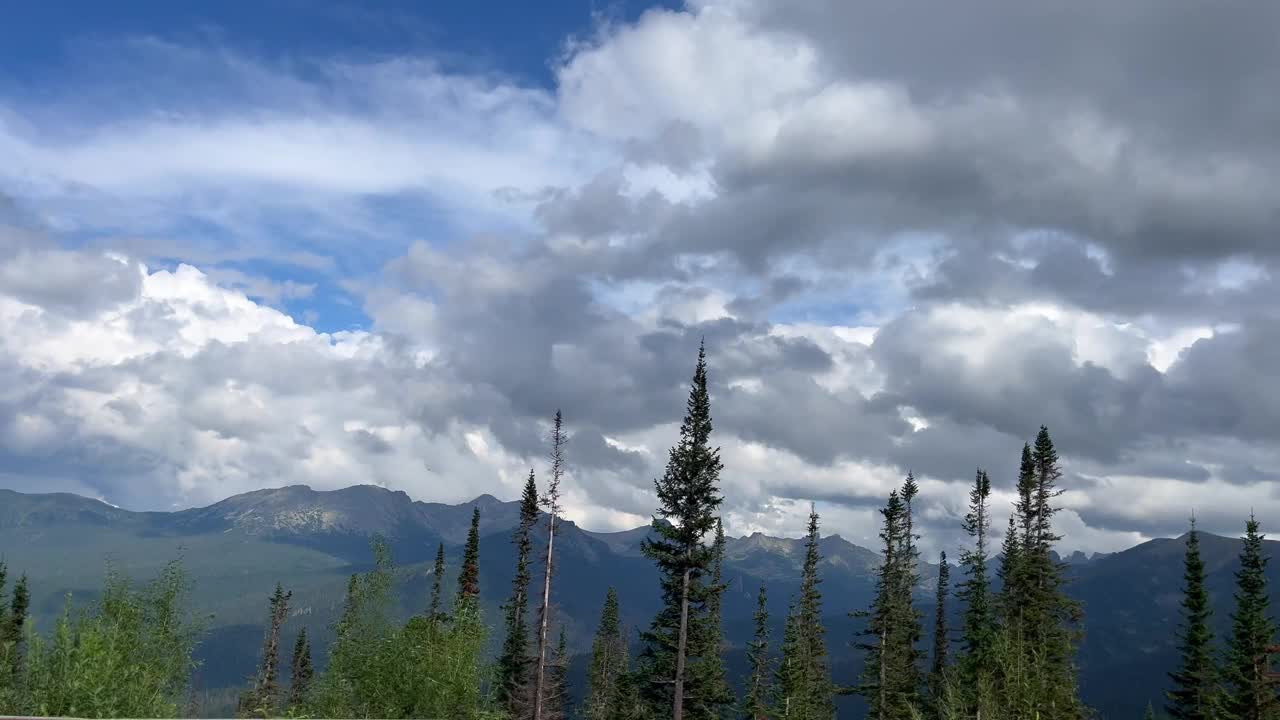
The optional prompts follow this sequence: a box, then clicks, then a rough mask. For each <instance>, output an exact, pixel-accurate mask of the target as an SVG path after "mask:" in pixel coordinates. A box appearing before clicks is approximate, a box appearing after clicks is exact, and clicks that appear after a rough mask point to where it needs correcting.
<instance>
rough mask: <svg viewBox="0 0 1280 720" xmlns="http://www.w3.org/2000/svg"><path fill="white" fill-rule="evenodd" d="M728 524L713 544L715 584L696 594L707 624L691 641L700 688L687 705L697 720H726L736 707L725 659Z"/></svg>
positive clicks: (692, 670)
mask: <svg viewBox="0 0 1280 720" xmlns="http://www.w3.org/2000/svg"><path fill="white" fill-rule="evenodd" d="M724 551H725V538H724V525H723V524H722V523H721V521H720V519H719V518H717V519H716V530H715V540H714V541H713V542H712V544H711V553H712V560H711V582H710V584H703V583H699V584H698V585H697V590H696V592H695V593H694V597H695V598H696V601H697V604H698V609H699V610H700V614H701V615H702V616H703V617H704V618H705V622H703V623H699V624H697V625H695V626H693V627H692V628H691V629H692V630H694V631H695V632H696V636H694V637H691V639H690V642H691V644H692V645H694V646H696V651H695V652H694V653H693V654H694V655H696V656H697V658H698V659H697V661H696V662H694V663H691V664H690V666H689V675H690V678H691V687H696V688H697V694H696V695H690V696H689V697H688V698H687V699H688V703H687V705H686V715H687V716H688V717H690V718H695V719H697V720H707V719H714V718H721V717H724V716H725V715H727V714H728V713H729V711H730V710H731V709H732V707H733V702H734V697H733V690H731V689H730V688H729V680H728V678H727V676H726V675H725V670H724V660H723V658H722V657H721V655H722V653H723V652H724V627H723V619H722V615H723V612H722V610H721V608H722V599H723V596H724V591H725V584H724Z"/></svg>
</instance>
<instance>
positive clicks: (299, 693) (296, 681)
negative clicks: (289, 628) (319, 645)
mask: <svg viewBox="0 0 1280 720" xmlns="http://www.w3.org/2000/svg"><path fill="white" fill-rule="evenodd" d="M314 676H315V668H314V667H313V666H312V664H311V641H310V640H308V639H307V629H306V628H305V627H304V628H302V629H301V630H299V631H298V639H297V641H295V642H294V643H293V658H292V660H291V661H290V663H289V707H290V708H301V707H302V706H303V704H304V703H306V700H307V694H308V693H309V692H310V691H311V678H312V677H314Z"/></svg>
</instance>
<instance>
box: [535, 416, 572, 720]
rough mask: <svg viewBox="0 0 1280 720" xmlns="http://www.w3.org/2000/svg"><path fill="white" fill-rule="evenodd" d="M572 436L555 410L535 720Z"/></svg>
mask: <svg viewBox="0 0 1280 720" xmlns="http://www.w3.org/2000/svg"><path fill="white" fill-rule="evenodd" d="M568 442H569V437H568V436H567V435H566V434H565V431H564V418H563V417H562V416H561V415H560V411H559V410H556V417H555V420H554V421H553V422H552V425H551V482H550V483H549V484H548V485H547V494H546V496H545V497H543V498H542V506H543V507H544V508H545V509H546V511H547V555H546V557H545V558H544V561H545V562H544V566H545V573H544V575H543V583H542V605H541V606H540V607H539V608H538V663H537V670H536V671H535V674H534V684H533V720H544V716H543V712H542V704H543V697H544V695H545V688H546V674H547V643H548V641H549V637H548V635H547V633H548V631H549V629H550V627H551V577H552V574H553V573H554V569H555V545H556V522H557V521H558V520H559V518H560V510H561V508H560V481H561V480H562V479H563V478H564V473H565V457H564V447H565V445H566V444H567V443H568Z"/></svg>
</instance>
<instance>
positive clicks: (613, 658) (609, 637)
mask: <svg viewBox="0 0 1280 720" xmlns="http://www.w3.org/2000/svg"><path fill="white" fill-rule="evenodd" d="M627 661H628V657H627V640H626V638H625V637H623V635H622V620H621V615H620V612H619V608H618V591H617V590H615V589H613V588H612V587H611V588H609V592H608V594H607V595H605V599H604V610H603V611H602V612H601V613H600V627H599V628H598V629H597V630H596V637H595V641H594V642H593V643H592V644H591V668H590V670H589V671H588V673H587V699H586V704H585V706H584V708H583V715H584V716H585V717H586V718H587V720H616V719H617V718H618V717H619V712H618V711H619V709H620V708H619V701H620V700H621V697H620V696H621V694H622V691H623V682H624V681H625V678H626V674H627Z"/></svg>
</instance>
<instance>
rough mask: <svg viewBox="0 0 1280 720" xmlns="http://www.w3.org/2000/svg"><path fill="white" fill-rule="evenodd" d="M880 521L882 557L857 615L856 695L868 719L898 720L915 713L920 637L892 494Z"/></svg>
mask: <svg viewBox="0 0 1280 720" xmlns="http://www.w3.org/2000/svg"><path fill="white" fill-rule="evenodd" d="M880 513H881V515H882V517H883V518H884V523H883V527H882V529H881V531H880V539H881V540H882V541H883V543H884V550H883V556H882V560H881V564H880V568H879V571H878V573H877V577H876V595H875V599H874V600H873V602H872V606H871V609H870V610H868V611H866V612H862V613H858V615H859V616H861V617H864V618H866V619H867V626H866V628H865V630H864V631H863V633H862V634H863V636H865V637H866V638H867V640H866V641H863V642H859V643H857V646H858V647H859V648H861V649H862V650H863V651H864V653H865V654H864V666H863V676H862V682H861V684H860V685H859V688H858V691H859V693H860V694H862V695H863V696H864V697H865V698H866V699H867V703H868V705H869V706H870V709H869V713H868V717H870V718H875V719H876V720H899V719H900V718H909V717H912V716H913V715H914V714H916V713H918V712H920V709H921V705H922V703H921V702H920V681H919V678H920V670H919V667H918V666H917V665H916V660H917V657H918V650H917V649H916V647H915V645H914V643H915V640H916V639H917V638H919V636H920V630H919V627H920V622H919V615H918V614H917V612H916V610H915V608H914V607H913V606H912V603H911V589H912V587H913V586H914V583H913V581H912V577H913V575H914V572H913V570H912V568H913V562H912V558H911V557H910V555H909V548H910V547H911V543H909V542H908V541H907V539H906V537H905V536H906V535H907V531H906V526H907V521H906V507H905V504H904V503H903V502H902V497H901V496H900V495H899V494H898V491H897V490H894V491H893V492H891V493H889V501H888V502H887V503H886V504H885V507H884V509H883V510H881V511H880Z"/></svg>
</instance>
